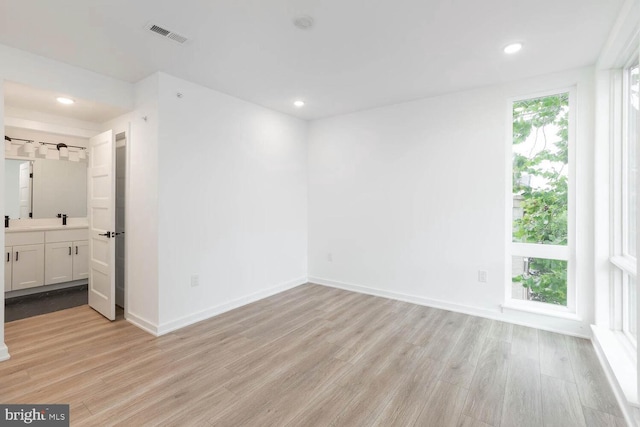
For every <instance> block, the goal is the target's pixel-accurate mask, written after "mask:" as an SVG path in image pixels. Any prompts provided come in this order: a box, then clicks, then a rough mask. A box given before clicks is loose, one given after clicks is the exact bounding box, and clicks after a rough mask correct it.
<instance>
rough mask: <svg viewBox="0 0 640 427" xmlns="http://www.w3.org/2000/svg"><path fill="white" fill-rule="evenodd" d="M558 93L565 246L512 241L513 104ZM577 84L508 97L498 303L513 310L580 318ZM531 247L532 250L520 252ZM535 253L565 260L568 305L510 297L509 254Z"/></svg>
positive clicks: (510, 257) (510, 255) (541, 256)
mask: <svg viewBox="0 0 640 427" xmlns="http://www.w3.org/2000/svg"><path fill="white" fill-rule="evenodd" d="M561 93H568V94H569V137H568V149H569V176H568V178H569V182H568V186H569V194H568V197H569V200H568V208H567V227H568V230H567V237H568V238H567V246H556V245H537V244H531V243H514V242H512V239H513V237H512V236H513V234H512V227H513V185H512V182H513V157H512V156H513V128H512V123H513V103H514V102H517V101H523V100H526V99H534V98H543V97H546V96H553V95H558V94H561ZM577 108H578V103H577V86H576V85H573V86H570V87H564V88H558V89H554V90H548V91H544V92H537V93H532V94H527V95H522V96H517V97H512V98H509V99H508V103H507V110H508V111H507V117H508V119H507V120H508V121H507V123H508V124H509V125H508V126H507V138H506V141H507V144H506V145H507V149H506V163H507V167H506V170H507V179H506V184H507V185H506V186H505V187H506V194H505V200H506V201H507V203H506V211H507V216H506V219H507V220H506V224H505V226H506V231H507V232H506V237H507V239H506V249H507V250H506V271H505V277H506V280H505V283H506V285H505V296H504V302H503V304H502V305H501V307H503V308H508V309H512V310H520V311H525V312H530V313H536V314H543V315H548V316H553V317H561V318H565V319H572V320H579V317H578V308H579V307H578V299H579V298H578V290H577V287H576V232H575V230H576V184H575V183H576V166H577V162H576V159H577V155H576V143H575V136H576V129H577V126H576V118H577V111H576V110H577ZM526 250H531V251H532V252H526V253H525V252H523V251H526ZM533 254H536V255H537V256H538V257H539V258H546V259H555V260H563V261H567V305H566V307H564V306H558V305H555V304H547V303H542V302H538V301H524V300H517V299H514V298H512V296H511V283H512V281H511V271H512V262H513V261H512V256H519V255H520V256H526V255H528V256H532V255H533Z"/></svg>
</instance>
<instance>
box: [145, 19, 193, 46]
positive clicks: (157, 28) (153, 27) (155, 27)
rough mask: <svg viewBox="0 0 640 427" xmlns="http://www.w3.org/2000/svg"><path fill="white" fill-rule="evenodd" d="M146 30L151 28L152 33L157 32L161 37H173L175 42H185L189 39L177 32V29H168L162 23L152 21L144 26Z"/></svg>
mask: <svg viewBox="0 0 640 427" xmlns="http://www.w3.org/2000/svg"><path fill="white" fill-rule="evenodd" d="M144 29H145V30H149V31H151V32H152V33H155V34H157V35H159V36H161V37H164V38H167V39H171V40H173V41H174V42H178V43H180V44H183V43H185V42H186V41H187V40H189V39H188V38H187V37H185V36H183V35H181V34H178V33H176V32H175V31H171V30H168V29H166V28H164V27H161V26H160V25H156V24H154V23H152V22H149V23H148V24H147V25H145V26H144Z"/></svg>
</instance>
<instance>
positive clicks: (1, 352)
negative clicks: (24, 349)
mask: <svg viewBox="0 0 640 427" xmlns="http://www.w3.org/2000/svg"><path fill="white" fill-rule="evenodd" d="M10 357H11V356H10V355H9V349H8V348H7V346H6V344H5V343H0V362H4V361H5V360H9V358H10Z"/></svg>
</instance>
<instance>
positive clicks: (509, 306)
mask: <svg viewBox="0 0 640 427" xmlns="http://www.w3.org/2000/svg"><path fill="white" fill-rule="evenodd" d="M534 304H535V303H534ZM538 304H540V303H538ZM538 304H535V305H538ZM500 307H501V308H502V311H503V312H504V310H505V309H506V310H516V311H524V312H526V313H533V314H541V315H543V316H549V317H556V318H560V319H567V320H575V321H578V322H580V321H582V318H581V317H580V316H578V315H577V314H576V313H572V312H570V311H568V310H567V309H566V308H565V309H564V310H563V309H552V308H546V307H544V306H542V307H536V306H532V304H531V303H530V302H517V301H507V302H505V303H504V304H501V305H500Z"/></svg>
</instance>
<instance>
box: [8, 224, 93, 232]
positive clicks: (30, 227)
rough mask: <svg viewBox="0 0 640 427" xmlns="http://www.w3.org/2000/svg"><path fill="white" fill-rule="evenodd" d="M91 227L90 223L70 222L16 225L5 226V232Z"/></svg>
mask: <svg viewBox="0 0 640 427" xmlns="http://www.w3.org/2000/svg"><path fill="white" fill-rule="evenodd" d="M83 228H89V225H88V224H69V225H62V224H60V225H16V226H14V227H12V226H11V225H9V228H5V229H4V232H5V233H20V232H25V231H53V230H78V229H83Z"/></svg>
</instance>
